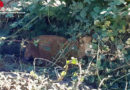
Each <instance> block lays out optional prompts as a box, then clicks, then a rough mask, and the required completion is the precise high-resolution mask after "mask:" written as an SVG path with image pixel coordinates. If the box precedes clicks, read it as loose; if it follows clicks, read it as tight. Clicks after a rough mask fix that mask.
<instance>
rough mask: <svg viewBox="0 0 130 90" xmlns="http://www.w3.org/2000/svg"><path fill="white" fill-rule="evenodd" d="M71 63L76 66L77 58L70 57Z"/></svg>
mask: <svg viewBox="0 0 130 90" xmlns="http://www.w3.org/2000/svg"><path fill="white" fill-rule="evenodd" d="M71 63H72V64H74V65H77V64H78V60H77V58H74V57H72V61H71Z"/></svg>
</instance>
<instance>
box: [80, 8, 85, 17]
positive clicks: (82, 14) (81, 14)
mask: <svg viewBox="0 0 130 90" xmlns="http://www.w3.org/2000/svg"><path fill="white" fill-rule="evenodd" d="M80 16H81V17H82V18H85V17H86V10H85V9H83V10H82V11H81V12H80Z"/></svg>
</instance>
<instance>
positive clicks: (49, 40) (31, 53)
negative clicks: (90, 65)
mask: <svg viewBox="0 0 130 90" xmlns="http://www.w3.org/2000/svg"><path fill="white" fill-rule="evenodd" d="M91 39H92V38H91V37H89V36H84V37H82V38H79V39H78V40H77V41H71V42H70V41H68V40H67V39H66V38H64V37H60V36H56V35H41V36H39V37H37V38H34V39H33V40H31V41H29V43H28V44H27V46H26V50H25V54H24V57H25V59H29V58H30V57H33V58H43V59H47V60H49V61H51V62H55V61H56V60H58V62H57V64H61V63H62V64H65V61H66V59H68V58H70V57H71V56H73V57H77V58H82V57H84V56H85V50H86V49H87V48H88V44H89V43H90V42H91ZM35 40H37V43H36V45H35V44H34V42H36V41H35ZM61 60H62V61H61Z"/></svg>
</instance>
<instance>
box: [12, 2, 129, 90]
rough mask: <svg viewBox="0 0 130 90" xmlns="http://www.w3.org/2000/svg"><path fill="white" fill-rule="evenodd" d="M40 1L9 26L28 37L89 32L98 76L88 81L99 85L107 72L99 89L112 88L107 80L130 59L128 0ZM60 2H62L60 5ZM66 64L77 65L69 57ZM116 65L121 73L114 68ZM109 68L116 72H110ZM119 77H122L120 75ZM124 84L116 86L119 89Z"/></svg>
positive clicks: (118, 73)
mask: <svg viewBox="0 0 130 90" xmlns="http://www.w3.org/2000/svg"><path fill="white" fill-rule="evenodd" d="M41 1H42V0H35V1H34V2H32V4H31V5H29V6H28V7H26V8H25V9H24V10H25V12H26V14H25V16H24V17H23V18H22V19H20V20H19V21H17V22H14V23H13V24H12V27H14V28H16V27H18V26H20V27H21V28H22V29H21V31H20V32H29V33H28V34H29V36H30V34H31V35H32V36H37V35H41V34H57V35H62V36H70V37H77V36H76V35H86V34H88V35H91V36H92V37H93V40H92V52H91V56H90V57H91V58H92V59H93V61H94V63H95V64H94V65H95V66H96V69H97V71H96V72H97V74H95V75H97V77H98V78H96V77H92V78H91V79H92V80H91V79H89V80H90V81H92V82H94V81H98V82H97V83H98V85H99V84H100V83H99V82H101V80H103V79H104V78H106V77H108V76H109V75H110V76H113V77H112V78H111V79H109V80H108V81H106V82H104V83H105V84H104V85H102V88H107V89H113V88H114V87H113V86H112V87H111V85H110V83H109V82H111V81H113V79H115V78H118V77H119V75H120V74H126V73H128V71H127V70H124V69H125V67H123V68H122V67H120V66H123V65H124V66H125V65H126V66H127V67H128V63H129V62H130V59H129V58H130V56H129V54H130V50H129V47H130V46H129V45H130V40H129V35H130V24H129V21H130V20H129V19H130V18H129V15H130V4H129V3H128V1H127V2H126V1H125V0H60V1H61V5H59V6H56V5H55V4H54V3H55V0H52V1H50V2H49V3H48V4H43V3H41ZM62 1H64V2H65V3H66V4H63V3H62ZM46 3H47V2H46ZM30 31H32V32H30ZM20 34H21V33H20ZM36 43H37V42H35V44H36ZM95 53H96V55H95ZM90 57H89V58H90ZM92 59H91V60H92ZM91 60H88V61H91ZM112 61H114V62H112ZM66 63H67V65H68V64H74V65H77V64H78V63H79V62H78V61H77V59H72V61H67V62H66ZM116 68H117V69H116ZM118 68H120V69H122V70H123V71H124V72H122V71H121V70H119V71H118ZM113 69H116V70H115V71H118V72H114V71H113ZM110 72H112V73H110ZM65 75H66V71H64V72H62V74H61V76H62V77H64V76H65ZM126 75H127V74H126ZM75 76H76V74H75ZM108 78H109V77H108ZM126 78H127V76H126ZM89 80H88V81H89ZM123 80H126V79H124V78H123ZM126 81H127V80H126ZM114 83H115V82H114ZM124 83H125V82H121V81H120V83H115V84H116V85H117V87H119V86H118V85H120V84H124ZM115 84H113V85H115ZM124 86H125V85H124ZM124 86H122V87H120V88H121V89H122V88H124Z"/></svg>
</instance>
